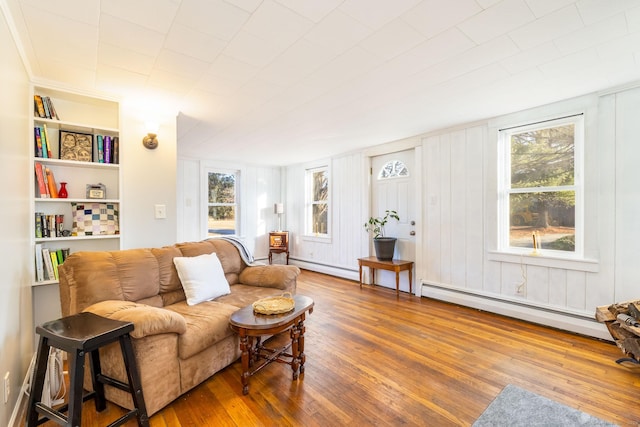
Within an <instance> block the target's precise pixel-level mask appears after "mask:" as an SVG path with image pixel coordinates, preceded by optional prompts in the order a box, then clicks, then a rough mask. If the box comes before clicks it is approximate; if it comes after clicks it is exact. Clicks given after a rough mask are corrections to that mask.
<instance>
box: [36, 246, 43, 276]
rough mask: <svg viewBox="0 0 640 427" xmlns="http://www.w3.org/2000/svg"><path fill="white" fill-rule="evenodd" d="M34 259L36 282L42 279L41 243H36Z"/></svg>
mask: <svg viewBox="0 0 640 427" xmlns="http://www.w3.org/2000/svg"><path fill="white" fill-rule="evenodd" d="M35 259H36V282H42V281H43V280H44V260H43V259H42V244H41V243H36V250H35Z"/></svg>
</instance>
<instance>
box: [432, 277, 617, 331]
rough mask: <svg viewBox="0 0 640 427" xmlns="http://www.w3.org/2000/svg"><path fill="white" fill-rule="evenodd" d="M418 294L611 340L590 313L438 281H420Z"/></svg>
mask: <svg viewBox="0 0 640 427" xmlns="http://www.w3.org/2000/svg"><path fill="white" fill-rule="evenodd" d="M421 286H422V296H423V297H428V298H434V299H438V300H442V301H446V302H450V303H454V304H459V305H463V306H466V307H471V308H476V309H479V310H484V311H489V312H491V313H496V314H501V315H504V316H508V317H513V318H516V319H521V320H526V321H528V322H532V323H538V324H541V325H544V326H549V327H552V328H557V329H562V330H565V331H570V332H574V333H577V334H581V335H587V336H591V337H595V338H599V339H604V340H607V341H611V334H609V332H608V331H607V329H606V327H605V326H604V325H603V324H602V323H599V322H597V321H596V320H595V317H594V316H595V307H594V314H593V315H589V314H586V313H583V312H578V311H571V310H565V309H563V308H559V307H558V308H556V307H551V306H545V305H541V304H535V303H532V302H530V301H524V300H517V299H513V298H508V297H502V296H496V295H490V294H487V293H482V292H474V291H470V290H466V289H460V288H454V287H451V286H446V285H442V284H436V283H430V282H426V281H424V280H422V281H421Z"/></svg>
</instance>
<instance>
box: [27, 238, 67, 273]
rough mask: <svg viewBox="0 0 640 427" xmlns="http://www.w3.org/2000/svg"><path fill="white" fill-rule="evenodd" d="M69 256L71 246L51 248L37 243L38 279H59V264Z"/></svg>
mask: <svg viewBox="0 0 640 427" xmlns="http://www.w3.org/2000/svg"><path fill="white" fill-rule="evenodd" d="M68 256H69V248H64V249H49V248H45V247H43V246H42V244H40V243H36V251H35V259H36V281H37V282H42V281H45V280H58V278H59V276H58V266H60V265H61V264H62V263H63V262H64V260H66V259H67V257H68Z"/></svg>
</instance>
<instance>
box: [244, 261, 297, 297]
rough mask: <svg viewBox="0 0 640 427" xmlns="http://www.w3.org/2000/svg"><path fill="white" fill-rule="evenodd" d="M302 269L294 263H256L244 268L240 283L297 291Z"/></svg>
mask: <svg viewBox="0 0 640 427" xmlns="http://www.w3.org/2000/svg"><path fill="white" fill-rule="evenodd" d="M299 274H300V269H299V268H298V267H296V266H294V265H256V266H250V267H247V268H245V269H244V270H242V272H241V273H240V277H239V280H240V283H242V284H245V285H250V286H260V287H263V288H275V289H282V290H285V291H290V292H295V290H296V278H297V277H298V275H299Z"/></svg>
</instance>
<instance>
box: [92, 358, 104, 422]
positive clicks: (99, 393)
mask: <svg viewBox="0 0 640 427" xmlns="http://www.w3.org/2000/svg"><path fill="white" fill-rule="evenodd" d="M89 356H90V362H91V365H90V367H91V383H92V384H93V390H94V391H95V393H96V394H95V398H94V403H95V405H96V412H102V411H104V410H105V408H106V407H107V401H106V400H105V398H104V384H103V383H102V381H99V380H98V377H99V376H100V375H102V370H101V368H100V350H99V349H95V350H92V351H90V352H89Z"/></svg>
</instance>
